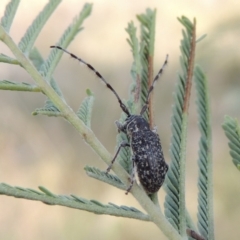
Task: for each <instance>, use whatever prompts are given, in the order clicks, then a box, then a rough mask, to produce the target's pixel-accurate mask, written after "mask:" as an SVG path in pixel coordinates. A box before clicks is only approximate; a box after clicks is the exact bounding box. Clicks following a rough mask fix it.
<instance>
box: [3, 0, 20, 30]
mask: <svg viewBox="0 0 240 240" xmlns="http://www.w3.org/2000/svg"><path fill="white" fill-rule="evenodd" d="M19 2H20V0H12V1H11V2H9V3H8V5H7V6H6V8H5V12H4V16H3V17H2V19H1V25H2V26H3V27H4V29H5V31H6V32H9V30H10V28H11V25H12V21H13V19H14V17H15V14H16V12H17V8H18V5H19Z"/></svg>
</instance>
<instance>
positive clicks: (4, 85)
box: [0, 80, 41, 92]
mask: <svg viewBox="0 0 240 240" xmlns="http://www.w3.org/2000/svg"><path fill="white" fill-rule="evenodd" d="M0 89H1V90H11V91H27V92H41V89H40V88H39V87H38V86H36V85H33V84H29V83H17V82H10V81H7V80H2V81H0Z"/></svg>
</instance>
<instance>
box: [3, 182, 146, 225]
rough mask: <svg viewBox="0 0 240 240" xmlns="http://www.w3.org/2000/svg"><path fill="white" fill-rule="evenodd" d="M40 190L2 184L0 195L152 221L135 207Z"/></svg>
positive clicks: (41, 188)
mask: <svg viewBox="0 0 240 240" xmlns="http://www.w3.org/2000/svg"><path fill="white" fill-rule="evenodd" d="M39 189H40V190H41V191H42V192H39V191H36V190H33V189H29V188H22V187H12V186H9V185H7V184H5V183H0V195H1V194H2V195H7V196H13V197H17V198H23V199H28V200H35V201H41V202H43V203H45V204H48V205H60V206H65V207H69V208H74V209H79V210H85V211H88V212H92V213H95V214H108V215H113V216H119V217H126V218H133V219H138V220H142V221H150V218H149V216H148V215H146V214H144V213H142V212H141V211H139V210H138V209H136V208H134V207H128V206H117V205H115V204H113V203H109V204H107V205H105V204H102V203H100V202H99V201H96V200H87V199H85V198H81V197H78V196H75V195H71V196H66V195H56V194H54V193H52V192H51V191H49V190H48V189H46V188H45V187H39Z"/></svg>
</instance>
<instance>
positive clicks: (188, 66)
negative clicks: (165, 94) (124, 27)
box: [164, 17, 195, 236]
mask: <svg viewBox="0 0 240 240" xmlns="http://www.w3.org/2000/svg"><path fill="white" fill-rule="evenodd" d="M179 20H180V22H181V23H182V24H183V25H184V27H185V28H186V30H185V31H183V40H182V41H181V46H180V50H181V53H182V56H181V58H180V62H181V67H182V74H181V75H179V76H178V82H177V86H176V90H175V95H174V106H173V114H172V138H171V146H170V154H171V163H170V166H169V170H168V172H167V176H166V180H165V190H166V198H165V203H164V207H165V215H166V217H167V218H168V219H169V220H170V222H171V223H172V225H173V227H175V228H176V229H177V230H178V232H179V233H180V234H181V236H185V235H186V209H185V158H186V138H187V108H188V105H189V97H190V90H191V78H192V74H191V73H192V70H193V69H192V68H193V61H194V47H195V45H194V44H193V42H194V43H195V25H194V24H192V23H191V22H190V21H189V20H188V19H186V18H185V17H182V18H181V19H179Z"/></svg>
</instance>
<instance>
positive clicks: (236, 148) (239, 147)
mask: <svg viewBox="0 0 240 240" xmlns="http://www.w3.org/2000/svg"><path fill="white" fill-rule="evenodd" d="M222 127H223V129H224V131H225V135H226V136H227V138H228V141H229V143H228V146H229V148H230V155H231V157H232V161H233V164H234V165H235V166H236V167H237V169H238V170H240V125H239V122H238V121H237V119H234V118H232V117H230V116H225V118H224V123H223V125H222Z"/></svg>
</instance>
